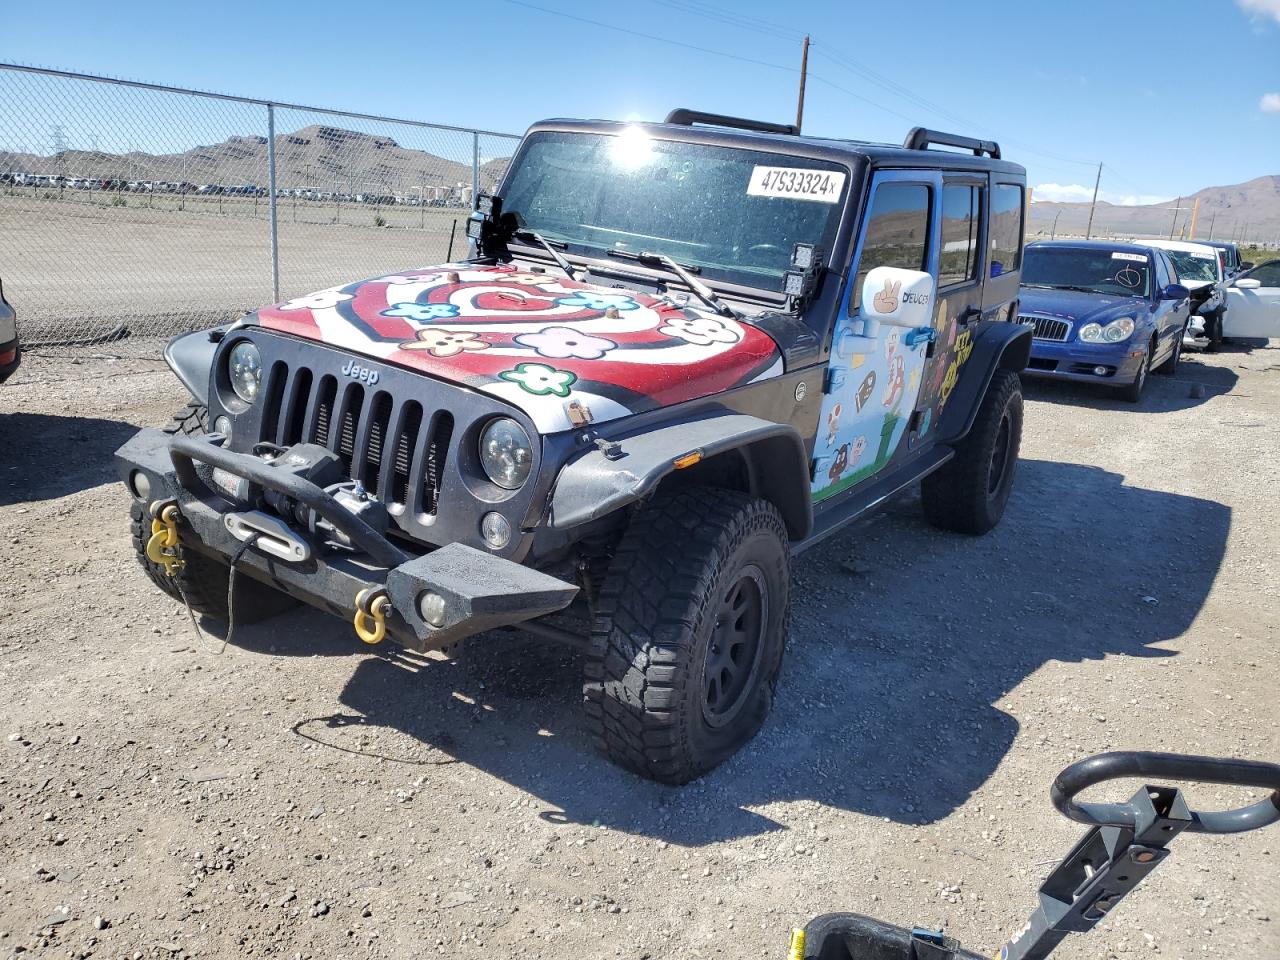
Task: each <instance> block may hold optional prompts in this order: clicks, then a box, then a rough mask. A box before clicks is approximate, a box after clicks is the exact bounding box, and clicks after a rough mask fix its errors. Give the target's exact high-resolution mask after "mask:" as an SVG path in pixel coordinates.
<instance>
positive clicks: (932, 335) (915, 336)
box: [902, 327, 938, 350]
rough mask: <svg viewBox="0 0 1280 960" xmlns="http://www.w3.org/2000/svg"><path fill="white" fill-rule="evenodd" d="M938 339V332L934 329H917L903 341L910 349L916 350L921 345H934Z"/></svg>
mask: <svg viewBox="0 0 1280 960" xmlns="http://www.w3.org/2000/svg"><path fill="white" fill-rule="evenodd" d="M937 338H938V331H937V330H935V329H934V328H933V327H916V328H915V329H914V330H912V331H910V332H909V333H908V334H907V335H906V336H905V337H903V338H902V339H903V342H904V343H906V345H907V346H908V347H909V348H910V349H912V350H914V349H915V348H916V347H917V346H919V345H920V344H921V343H933V341H934V340H936V339H937Z"/></svg>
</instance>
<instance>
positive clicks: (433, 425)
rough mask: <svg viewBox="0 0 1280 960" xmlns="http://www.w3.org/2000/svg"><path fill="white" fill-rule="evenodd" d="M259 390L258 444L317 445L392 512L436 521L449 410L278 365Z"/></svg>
mask: <svg viewBox="0 0 1280 960" xmlns="http://www.w3.org/2000/svg"><path fill="white" fill-rule="evenodd" d="M263 388H264V389H263V395H264V397H265V400H264V403H263V407H262V413H261V419H260V421H259V423H260V426H259V430H258V440H259V441H260V442H265V443H274V444H279V445H280V446H282V447H288V446H292V445H293V444H295V443H315V444H319V445H320V446H322V447H326V448H327V449H329V450H332V451H333V452H334V453H336V454H337V455H338V456H339V457H341V458H342V462H343V463H344V464H345V465H346V468H347V474H348V475H349V476H350V477H351V479H352V480H355V481H356V482H358V483H359V484H361V485H362V486H363V487H364V488H365V489H366V490H368V491H369V492H370V493H372V494H373V495H374V496H376V497H377V498H378V499H379V500H381V501H382V502H383V503H385V504H387V506H388V507H390V508H391V509H392V512H393V513H396V512H397V508H398V509H399V512H407V513H409V514H411V515H427V516H435V513H436V510H437V508H438V507H439V505H440V485H441V481H442V479H443V476H444V467H445V461H446V458H447V457H448V456H449V444H450V441H451V440H452V438H453V414H451V413H450V412H449V411H448V410H425V409H423V406H422V404H421V403H419V402H418V401H417V400H400V399H398V398H396V397H393V396H392V395H391V394H390V393H389V392H387V391H386V390H382V389H379V388H378V387H377V386H373V387H370V386H367V385H365V384H362V383H355V382H349V381H348V382H341V383H340V382H339V381H338V378H337V377H336V376H334V375H333V374H324V375H322V376H320V377H319V378H317V377H316V376H315V375H314V374H313V373H312V371H311V369H310V368H309V367H306V366H295V367H292V368H291V367H290V366H289V365H288V364H287V363H285V362H284V361H283V360H277V361H276V362H275V363H273V364H272V365H271V369H270V371H269V373H268V374H267V377H266V382H265V383H264V384H263Z"/></svg>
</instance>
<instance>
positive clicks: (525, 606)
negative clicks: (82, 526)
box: [115, 430, 578, 650]
mask: <svg viewBox="0 0 1280 960" xmlns="http://www.w3.org/2000/svg"><path fill="white" fill-rule="evenodd" d="M115 462H116V470H117V472H118V474H119V475H120V478H121V480H122V481H123V482H124V484H125V486H126V488H128V489H129V490H130V492H131V494H133V495H134V496H135V498H137V494H136V493H135V492H134V491H136V490H137V489H138V487H139V486H140V484H139V482H138V474H139V473H140V474H141V475H142V476H145V478H146V483H147V487H148V492H147V496H146V498H145V501H144V502H145V503H148V504H149V503H154V502H157V501H168V500H172V501H174V502H175V503H176V504H177V506H178V510H179V512H180V515H181V519H180V521H179V525H178V530H179V539H180V542H181V544H182V547H183V549H184V550H188V549H189V550H195V551H198V552H201V553H205V554H208V555H210V556H213V557H215V558H218V559H221V560H222V561H223V562H229V560H230V558H231V557H232V556H233V555H234V554H236V553H237V552H238V551H239V550H240V548H241V547H242V546H243V541H242V540H241V539H239V538H237V536H235V534H234V533H233V532H232V528H233V527H235V526H236V521H237V519H238V518H243V517H245V516H246V515H248V514H249V513H250V512H251V511H252V507H251V506H249V505H238V504H233V503H231V502H230V501H229V500H228V499H227V498H226V496H225V495H223V494H222V493H219V492H216V491H215V490H214V489H212V487H211V486H210V485H209V484H208V483H206V482H205V480H204V479H203V477H204V476H205V475H206V468H218V469H220V470H224V471H226V472H228V473H230V474H232V475H234V476H237V477H241V478H243V479H245V480H248V481H249V482H250V483H252V484H256V485H259V486H262V487H264V488H267V489H271V490H275V491H279V492H280V493H283V494H285V495H286V496H288V497H290V498H291V499H293V500H295V501H296V502H298V503H300V504H303V505H305V506H306V507H307V508H309V509H311V510H313V511H315V512H316V513H317V514H318V515H319V516H322V517H323V518H324V519H325V520H326V521H328V522H329V523H330V524H332V526H333V527H334V528H336V529H337V530H340V531H341V532H342V533H343V534H345V535H346V536H347V537H348V538H349V539H350V541H351V543H352V544H353V545H354V546H353V548H352V549H351V550H350V551H345V550H339V549H333V548H326V547H325V546H324V545H323V543H322V542H321V541H320V538H318V537H317V536H316V535H314V534H312V533H310V532H308V531H306V530H300V529H298V528H297V527H296V526H292V525H291V526H289V527H288V528H287V529H288V531H289V533H290V535H291V536H292V537H294V538H297V542H299V543H300V544H302V546H303V547H304V549H303V550H301V551H300V556H299V558H297V559H293V560H286V559H283V558H282V557H281V556H280V555H278V554H277V555H272V554H270V553H267V552H266V551H265V550H263V549H259V548H257V547H253V548H250V549H248V550H246V551H245V552H244V554H243V556H242V558H241V560H240V561H239V563H238V564H237V565H236V569H237V571H239V572H242V573H245V574H248V575H249V576H252V577H254V578H255V579H258V580H261V581H263V582H264V583H267V584H270V585H271V586H274V587H276V588H277V589H279V590H281V591H283V592H285V593H288V594H290V595H291V596H294V597H297V598H298V599H300V600H303V601H304V602H306V603H309V604H311V605H313V606H316V607H319V608H320V609H322V610H326V611H328V612H330V613H334V614H338V615H346V616H352V615H354V613H355V610H356V602H355V601H356V595H357V594H358V593H360V592H361V591H363V590H366V589H369V588H372V589H374V590H382V591H385V592H386V596H387V598H388V600H389V601H390V605H391V611H390V612H389V614H388V616H387V633H388V634H390V635H391V636H392V637H393V638H394V639H396V640H397V641H398V642H400V643H401V644H403V645H404V646H406V647H409V648H410V649H414V650H431V649H439V648H440V647H443V646H446V645H447V644H450V643H453V642H454V641H457V640H461V639H463V638H464V637H468V636H471V635H473V634H476V633H482V632H484V631H485V630H492V629H494V628H495V627H501V626H510V625H513V624H517V623H523V622H524V621H527V620H532V619H534V618H536V617H540V616H545V615H546V614H549V613H554V612H556V611H558V610H562V609H564V608H565V607H567V606H568V605H569V604H570V603H571V602H572V601H573V598H574V596H575V595H576V594H577V592H578V588H577V586H575V585H574V584H570V583H565V582H564V581H561V580H557V579H556V578H554V577H551V576H548V575H547V574H545V573H542V572H541V571H538V570H534V569H532V568H529V567H525V566H523V565H521V564H519V563H515V562H513V561H511V560H506V559H503V558H501V557H495V556H492V555H490V554H487V553H485V552H484V551H482V550H478V549H476V548H474V547H470V546H467V545H465V544H462V543H450V544H447V545H445V546H443V547H441V548H439V549H437V550H432V551H430V552H426V553H421V554H414V553H407V552H405V551H404V550H401V549H400V548H399V547H398V546H396V545H395V544H393V543H392V542H391V541H390V540H388V539H387V538H386V537H385V536H383V535H382V534H381V533H379V532H378V531H376V530H374V529H373V528H372V527H370V526H369V525H368V524H366V523H365V522H364V521H363V520H362V519H360V518H359V517H357V516H356V515H355V514H353V513H351V512H350V511H349V510H347V509H346V507H344V506H343V505H342V504H341V503H339V502H338V501H337V500H335V499H334V498H333V497H332V496H331V495H330V494H328V493H326V492H325V491H324V490H323V489H321V488H320V487H318V486H316V485H315V484H313V483H310V482H309V481H307V480H305V479H301V478H299V477H296V476H292V475H288V474H282V473H281V472H280V471H276V470H273V469H272V468H271V467H270V466H269V465H268V463H267V461H264V460H263V459H261V458H260V457H256V456H253V455H250V454H243V453H234V452H232V451H230V450H225V449H222V447H221V446H219V445H218V444H216V443H214V442H211V441H210V440H208V439H206V438H202V437H201V438H197V437H187V436H181V435H179V436H170V435H169V434H166V433H164V432H162V431H160V430H142V431H139V432H138V433H137V434H136V435H135V436H134V437H133V438H132V439H130V440H129V441H128V442H127V443H125V444H124V446H122V447H121V448H120V449H119V450H117V451H116V454H115ZM140 499H141V498H140ZM228 517H230V518H231V523H230V524H229V523H228ZM303 554H304V555H303ZM427 592H431V593H434V594H436V595H438V596H439V597H441V598H443V600H444V616H443V618H442V619H441V618H437V619H439V620H440V622H439V623H438V624H433V623H428V622H427V621H426V620H425V619H424V618H423V616H422V614H421V612H420V611H419V609H418V607H419V598H420V597H421V596H422V595H423V594H424V593H427Z"/></svg>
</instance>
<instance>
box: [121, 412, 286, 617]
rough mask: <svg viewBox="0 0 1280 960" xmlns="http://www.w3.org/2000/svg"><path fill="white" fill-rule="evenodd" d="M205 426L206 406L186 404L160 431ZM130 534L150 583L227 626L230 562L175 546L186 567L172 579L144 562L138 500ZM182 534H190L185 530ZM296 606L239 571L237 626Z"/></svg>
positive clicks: (144, 530) (145, 530)
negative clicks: (223, 561) (226, 562)
mask: <svg viewBox="0 0 1280 960" xmlns="http://www.w3.org/2000/svg"><path fill="white" fill-rule="evenodd" d="M208 424H209V411H208V409H207V408H206V407H205V406H204V404H200V403H189V404H187V405H186V406H185V407H183V408H182V409H181V410H179V411H178V412H177V413H176V414H174V417H173V419H172V420H171V421H169V423H168V425H167V426H165V427H164V428H163V429H164V432H165V433H170V434H175V435H176V434H183V435H185V436H188V437H196V436H200V435H201V434H203V433H207V432H208ZM181 526H182V522H181V521H179V528H180V529H181ZM129 532H130V534H131V538H132V540H133V551H134V554H135V555H136V556H137V558H138V563H140V564H141V565H142V569H143V570H145V571H146V574H147V576H148V577H150V578H151V582H152V583H154V584H155V585H156V586H157V587H159V588H160V589H161V590H163V591H164V592H165V593H166V594H168V595H169V596H171V597H173V599H175V600H177V601H178V602H179V603H182V602H184V597H185V602H187V603H190V604H191V609H192V610H193V611H195V612H196V613H198V614H200V615H201V616H204V617H210V618H212V619H214V620H220V621H222V622H223V623H226V622H227V619H228V608H227V583H228V580H229V579H230V575H231V567H230V566H229V565H228V564H225V563H222V562H221V561H219V560H215V559H214V558H213V557H210V556H206V555H205V554H203V553H199V552H197V551H195V550H184V549H182V548H181V547H179V548H178V552H179V555H180V556H181V557H182V559H183V560H184V561H185V563H184V564H183V566H182V567H181V568H180V569H179V570H178V571H177V573H176V574H175V575H174V576H172V577H170V576H169V575H168V574H167V573H166V572H165V568H164V567H162V566H160V565H158V564H155V563H152V562H151V561H150V560H149V559H147V541H148V540H150V539H151V516H150V514H149V513H148V512H147V508H146V506H145V505H144V504H141V503H139V502H138V501H137V500H134V501H133V502H131V503H130V504H129ZM186 533H187V535H188V536H190V535H191V534H190V531H189V529H188V530H187V531H186ZM297 602H298V601H296V600H294V599H293V598H292V597H290V596H289V595H288V594H285V593H281V592H280V591H279V590H275V589H273V588H271V587H269V586H267V585H266V584H265V583H262V582H261V581H259V580H254V579H253V578H252V577H250V576H248V575H247V574H243V573H242V574H241V575H239V576H237V577H236V596H235V615H236V621H237V622H238V623H257V622H258V621H259V620H265V619H266V618H267V617H271V616H275V615H276V614H277V613H281V612H283V611H285V610H287V609H289V608H290V607H292V606H295V605H296V604H297Z"/></svg>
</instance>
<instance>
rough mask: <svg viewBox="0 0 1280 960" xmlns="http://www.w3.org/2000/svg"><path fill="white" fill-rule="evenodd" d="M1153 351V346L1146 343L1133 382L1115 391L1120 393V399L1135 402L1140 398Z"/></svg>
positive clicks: (1145, 384)
mask: <svg viewBox="0 0 1280 960" xmlns="http://www.w3.org/2000/svg"><path fill="white" fill-rule="evenodd" d="M1154 353H1155V349H1154V347H1153V346H1152V345H1151V344H1150V343H1148V344H1147V348H1146V350H1145V351H1144V352H1143V354H1142V361H1141V362H1140V363H1139V364H1138V372H1137V373H1136V374H1135V375H1134V377H1133V383H1129V384H1126V385H1125V386H1123V387H1119V388H1118V389H1117V391H1116V392H1117V393H1119V394H1120V399H1121V400H1126V401H1128V402H1129V403H1137V402H1138V401H1139V400H1141V399H1142V393H1143V391H1144V390H1146V388H1147V374H1148V373H1150V372H1151V358H1152V355H1153V354H1154Z"/></svg>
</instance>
